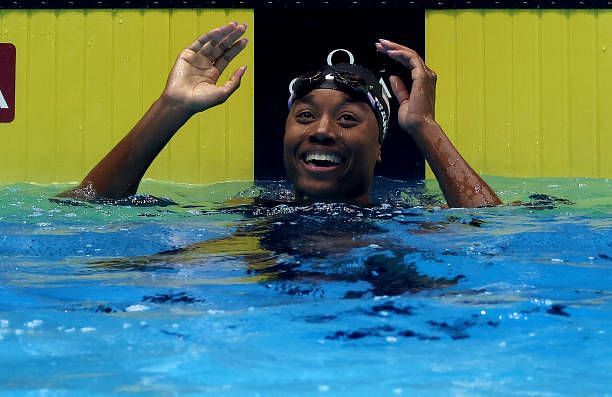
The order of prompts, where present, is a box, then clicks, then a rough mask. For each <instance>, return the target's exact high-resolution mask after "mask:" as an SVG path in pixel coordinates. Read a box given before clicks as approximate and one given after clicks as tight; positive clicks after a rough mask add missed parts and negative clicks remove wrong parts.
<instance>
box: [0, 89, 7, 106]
mask: <svg viewBox="0 0 612 397" xmlns="http://www.w3.org/2000/svg"><path fill="white" fill-rule="evenodd" d="M8 108H9V106H8V103H6V99H4V95H2V91H0V109H8Z"/></svg>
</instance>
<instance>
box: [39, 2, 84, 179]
mask: <svg viewBox="0 0 612 397" xmlns="http://www.w3.org/2000/svg"><path fill="white" fill-rule="evenodd" d="M56 24H57V28H56V32H57V35H56V37H57V40H56V42H57V47H56V53H57V54H62V55H61V56H58V57H56V65H57V67H56V81H57V92H56V98H55V101H56V109H57V111H56V126H55V145H54V146H53V147H50V148H48V149H47V150H55V178H54V179H56V177H57V176H58V175H68V174H70V173H71V172H73V170H79V169H82V168H83V164H84V153H83V128H84V127H83V126H84V115H85V85H84V81H85V79H84V75H83V74H84V71H85V57H84V56H83V51H84V49H85V34H84V33H85V17H84V15H83V13H82V12H81V11H65V12H61V13H58V14H57V21H56ZM50 132H51V131H47V134H49V133H50ZM49 135H51V134H49ZM50 168H51V167H50Z"/></svg>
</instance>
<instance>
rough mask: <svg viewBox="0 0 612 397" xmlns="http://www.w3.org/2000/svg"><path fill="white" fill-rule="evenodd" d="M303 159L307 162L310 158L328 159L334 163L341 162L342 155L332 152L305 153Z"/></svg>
mask: <svg viewBox="0 0 612 397" xmlns="http://www.w3.org/2000/svg"><path fill="white" fill-rule="evenodd" d="M305 159H306V161H307V162H310V161H312V160H318V161H329V162H330V163H334V164H340V163H341V162H342V157H340V156H338V155H337V154H333V153H306V156H305Z"/></svg>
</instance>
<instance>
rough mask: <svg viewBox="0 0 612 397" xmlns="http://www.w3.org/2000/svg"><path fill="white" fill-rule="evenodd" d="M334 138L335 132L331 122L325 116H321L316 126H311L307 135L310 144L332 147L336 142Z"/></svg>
mask: <svg viewBox="0 0 612 397" xmlns="http://www.w3.org/2000/svg"><path fill="white" fill-rule="evenodd" d="M336 136H337V132H336V129H335V124H334V122H333V120H331V119H330V118H329V117H327V116H323V117H321V118H320V119H319V121H318V122H317V123H316V125H315V126H313V128H312V130H311V132H310V134H309V135H308V140H309V141H310V142H312V143H318V144H322V145H332V144H334V143H335V142H336Z"/></svg>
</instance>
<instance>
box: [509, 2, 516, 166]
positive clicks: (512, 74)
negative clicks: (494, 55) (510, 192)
mask: <svg viewBox="0 0 612 397" xmlns="http://www.w3.org/2000/svg"><path fill="white" fill-rule="evenodd" d="M515 18H516V10H511V11H510V46H511V51H510V68H511V71H510V80H511V81H510V117H511V120H512V128H511V133H510V142H509V152H510V153H508V159H509V160H510V168H511V169H514V168H516V167H515V164H514V154H513V152H514V135H515V134H516V117H515V116H516V115H515V114H514V113H515V112H514V108H515V106H514V102H515V89H514V86H515V80H516V79H515V70H516V68H515V67H514V61H515V56H514V23H515Z"/></svg>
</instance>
